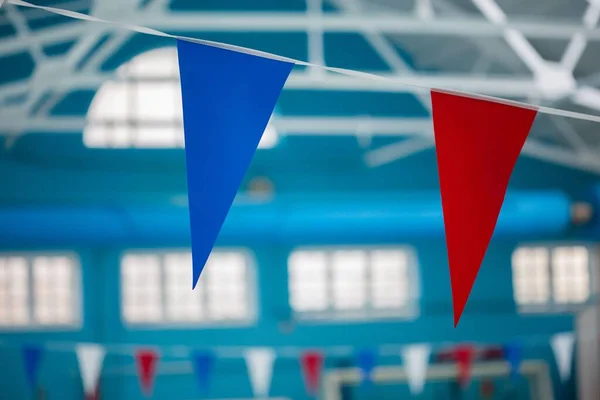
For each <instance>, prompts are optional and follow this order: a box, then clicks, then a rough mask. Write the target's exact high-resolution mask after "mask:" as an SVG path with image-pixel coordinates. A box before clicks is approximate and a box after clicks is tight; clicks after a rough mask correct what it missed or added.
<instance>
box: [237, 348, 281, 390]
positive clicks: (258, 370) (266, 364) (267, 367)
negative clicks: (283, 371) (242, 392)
mask: <svg viewBox="0 0 600 400" xmlns="http://www.w3.org/2000/svg"><path fill="white" fill-rule="evenodd" d="M244 358H245V359H246V365H247V366H248V374H249V375H250V383H251V384H252V392H253V393H254V397H255V398H259V399H260V398H267V397H269V390H270V389H271V379H272V377H273V363H274V362H275V352H274V351H273V350H272V349H268V348H262V349H249V350H247V351H246V352H245V353H244Z"/></svg>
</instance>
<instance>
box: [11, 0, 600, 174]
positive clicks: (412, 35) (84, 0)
mask: <svg viewBox="0 0 600 400" xmlns="http://www.w3.org/2000/svg"><path fill="white" fill-rule="evenodd" d="M6 2H7V4H5V5H4V6H3V7H2V10H0V65H2V67H1V68H0V132H1V133H2V134H5V135H9V136H10V137H11V138H18V137H19V136H20V135H22V134H26V133H29V132H36V133H40V132H42V133H43V132H45V133H81V131H82V129H83V127H84V125H85V114H86V110H87V106H88V105H89V102H90V101H91V98H92V97H93V93H94V92H95V91H96V90H97V88H98V87H99V86H100V85H101V84H102V83H103V82H105V81H106V80H107V79H109V78H110V76H111V73H112V71H113V70H114V69H115V68H116V67H118V65H120V64H121V63H123V62H124V61H126V60H128V59H130V58H131V57H132V56H134V55H135V54H137V53H139V52H140V51H143V50H147V49H150V48H152V47H156V46H157V45H164V44H168V43H165V42H164V40H163V39H160V38H159V39H157V38H154V37H144V35H139V34H134V33H132V32H129V31H125V30H120V29H117V28H115V27H114V26H111V25H105V24H96V23H90V22H84V21H79V20H75V19H71V18H66V17H63V16H56V15H52V14H50V13H48V12H47V11H43V10H37V9H30V8H26V7H20V6H15V5H13V4H11V0H6ZM31 2H32V3H35V4H38V5H44V6H54V7H58V8H61V9H66V10H74V11H77V12H80V13H84V14H89V15H92V16H95V17H98V18H101V19H106V20H111V21H118V22H123V23H129V24H137V25H142V26H146V27H152V28H156V29H160V30H163V31H167V32H170V33H175V34H181V35H186V36H191V37H199V38H204V39H209V40H218V41H224V42H227V43H232V44H238V45H242V46H246V47H252V48H257V49H260V50H265V51H269V52H273V53H277V54H281V55H285V56H288V57H293V58H296V59H301V60H305V61H309V62H312V63H315V64H327V65H328V66H335V67H343V68H350V69H357V70H362V71H368V72H373V73H376V74H379V75H385V76H386V77H389V78H392V79H396V80H398V82H400V83H402V82H403V83H411V84H415V85H417V86H434V87H442V88H451V89H457V90H463V91H469V92H475V93H482V94H487V95H492V96H497V97H503V98H509V99H516V100H521V101H527V102H532V103H537V104H540V105H544V106H548V107H556V108H561V109H566V110H572V111H578V112H583V113H586V114H594V115H600V90H598V89H597V87H600V51H599V50H600V28H598V27H597V24H598V19H599V17H600V0H594V1H586V0H528V1H526V2H524V1H519V0H417V1H415V0H406V1H400V0H286V1H281V0H257V1H247V0H212V1H208V0H203V1H202V2H198V1H193V0H171V1H169V0H103V1H98V0H96V1H91V0H73V1H41V0H38V1H34V0H32V1H31ZM429 109H430V104H429V99H428V95H427V91H426V90H422V89H418V88H414V87H411V86H406V85H403V84H393V83H390V82H385V83H384V84H382V83H381V82H378V81H371V80H365V79H362V78H355V77H348V76H343V75H338V74H325V73H324V72H323V71H322V70H317V69H315V70H313V69H306V68H297V69H295V70H294V72H293V75H292V77H291V78H290V80H289V81H288V83H287V84H286V90H285V92H284V96H282V99H281V101H280V104H279V106H278V111H279V116H278V118H277V119H276V121H275V125H276V126H277V125H278V126H279V128H280V129H281V130H282V131H283V132H285V133H286V134H289V135H298V136H302V135H311V136H321V135H322V136H333V135H348V136H350V135H356V136H357V137H371V136H384V135H385V136H391V137H397V139H398V141H397V142H393V141H392V142H391V143H388V144H385V145H383V146H381V147H380V148H376V149H369V151H366V152H365V161H366V162H367V164H369V165H371V166H378V165H382V164H386V163H390V162H394V161H396V160H398V159H401V158H403V157H406V156H409V155H411V154H414V153H416V152H420V151H423V150H425V149H430V148H431V147H432V146H433V138H432V134H431V120H430V118H429ZM599 126H600V125H598V124H597V123H594V122H586V121H580V120H574V119H567V118H564V117H549V116H547V115H542V116H540V117H539V118H538V119H537V120H536V123H535V125H534V128H533V130H532V134H531V137H530V139H529V140H528V142H527V144H526V147H525V149H524V151H525V153H526V154H528V155H529V156H532V157H536V158H539V159H543V160H545V161H548V162H552V163H556V164H561V165H566V166H569V167H572V168H578V169H582V170H586V171H591V172H594V173H598V174H600V156H599V155H600V129H598V128H599ZM482 134H485V133H484V132H482Z"/></svg>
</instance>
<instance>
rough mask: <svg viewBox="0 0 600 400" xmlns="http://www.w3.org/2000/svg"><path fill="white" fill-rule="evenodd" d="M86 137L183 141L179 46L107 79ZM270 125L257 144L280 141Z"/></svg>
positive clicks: (108, 142) (97, 142) (94, 143)
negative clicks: (178, 59) (112, 78)
mask: <svg viewBox="0 0 600 400" xmlns="http://www.w3.org/2000/svg"><path fill="white" fill-rule="evenodd" d="M87 121H88V122H87V126H86V128H85V130H84V133H83V141H84V143H85V145H86V146H88V147H97V148H107V147H113V148H128V147H137V148H173V147H183V146H184V138H183V108H182V104H181V88H180V84H179V65H178V61H177V51H176V50H175V48H173V47H166V48H160V49H155V50H151V51H149V52H146V53H142V54H140V55H139V56H137V57H135V58H134V59H132V60H131V61H130V62H128V63H126V64H124V65H122V66H121V67H120V68H119V69H117V71H116V74H115V79H114V80H112V81H108V82H106V83H105V84H103V85H102V86H101V87H100V89H99V90H98V92H97V93H96V95H95V96H94V99H93V101H92V104H91V105H90V109H89V111H88V115H87ZM277 140H278V135H277V131H276V130H275V128H274V127H273V125H272V124H271V123H269V125H268V126H267V129H266V130H265V132H264V134H263V138H262V140H261V142H260V144H259V148H271V147H274V146H275V145H276V144H277Z"/></svg>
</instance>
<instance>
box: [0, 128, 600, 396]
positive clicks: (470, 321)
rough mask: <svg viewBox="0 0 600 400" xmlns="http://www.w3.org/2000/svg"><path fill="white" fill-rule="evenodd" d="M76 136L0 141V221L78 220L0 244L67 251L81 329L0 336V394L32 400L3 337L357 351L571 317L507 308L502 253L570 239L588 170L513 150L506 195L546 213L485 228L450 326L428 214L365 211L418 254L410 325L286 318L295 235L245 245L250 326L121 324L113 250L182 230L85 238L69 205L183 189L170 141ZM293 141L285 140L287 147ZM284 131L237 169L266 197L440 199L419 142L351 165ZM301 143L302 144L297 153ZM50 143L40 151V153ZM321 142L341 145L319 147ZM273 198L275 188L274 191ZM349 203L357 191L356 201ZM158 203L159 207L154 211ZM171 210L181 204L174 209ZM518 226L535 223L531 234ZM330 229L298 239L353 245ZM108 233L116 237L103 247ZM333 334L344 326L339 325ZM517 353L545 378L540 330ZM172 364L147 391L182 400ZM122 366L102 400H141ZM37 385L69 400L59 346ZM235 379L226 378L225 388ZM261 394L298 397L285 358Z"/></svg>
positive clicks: (111, 362) (239, 391) (183, 385)
mask: <svg viewBox="0 0 600 400" xmlns="http://www.w3.org/2000/svg"><path fill="white" fill-rule="evenodd" d="M80 140H81V139H80V138H79V137H75V136H69V137H65V136H60V135H57V136H51V135H48V136H44V137H39V136H37V137H36V136H35V135H30V136H29V137H23V138H22V139H21V140H19V141H18V142H17V143H16V145H15V146H14V147H12V148H11V149H10V150H5V151H4V153H3V154H2V157H1V159H0V175H1V178H2V179H0V204H2V206H0V215H4V219H3V221H4V222H3V223H4V225H3V227H4V229H3V230H6V229H8V228H9V227H10V226H11V224H15V223H17V222H18V221H19V219H18V218H19V216H21V217H22V216H23V215H29V216H31V215H33V214H32V213H35V212H39V210H40V209H48V210H50V212H51V215H52V214H55V211H56V207H58V208H60V209H62V210H66V212H65V214H64V223H65V224H74V223H79V224H80V226H79V227H78V228H77V229H78V230H79V231H80V233H81V234H80V235H79V234H78V235H73V236H72V237H71V238H70V239H69V237H68V236H67V237H64V238H63V239H62V241H60V243H57V242H55V241H54V239H55V237H54V236H55V235H54V234H53V230H52V229H48V228H50V226H46V227H41V228H40V226H39V225H43V223H40V224H37V225H36V226H35V227H34V226H32V227H31V229H21V234H22V235H23V236H22V237H20V238H19V237H18V236H10V237H9V236H7V235H5V236H3V237H2V242H1V244H0V247H2V248H4V249H10V250H14V249H24V250H28V249H34V250H39V249H43V248H61V249H64V248H65V247H67V248H72V249H74V250H76V251H77V252H78V253H79V254H80V257H81V260H82V267H83V283H84V325H83V328H82V329H81V330H79V331H77V332H35V333H31V332H15V333H1V334H0V338H1V339H3V340H4V341H5V343H7V344H9V345H8V346H5V347H2V348H1V350H0V354H1V355H0V364H1V365H0V367H1V368H2V369H3V371H6V372H5V373H4V374H3V375H2V376H1V377H0V394H2V398H9V399H15V400H18V399H29V398H31V396H30V394H29V391H28V389H27V386H26V383H25V378H24V374H23V373H22V364H21V359H20V355H19V353H18V347H16V346H17V344H19V343H24V342H34V343H37V342H45V343H47V342H52V341H63V340H64V341H95V342H105V343H134V344H152V345H164V346H167V345H168V346H171V345H188V346H197V347H200V348H202V347H204V346H209V347H210V346H238V345H239V346H246V345H268V346H285V345H294V346H302V347H311V346H335V345H351V346H357V347H362V346H377V345H379V344H385V343H399V344H401V343H411V342H424V341H425V342H432V343H437V344H441V343H447V342H460V341H477V342H485V343H503V342H506V341H508V340H511V339H513V338H518V337H526V338H531V337H534V336H535V337H537V338H542V339H544V338H547V337H549V335H551V334H553V333H556V332H562V331H565V330H570V329H572V326H573V318H572V316H569V315H546V316H520V315H519V314H517V313H516V311H515V306H514V302H513V297H512V287H511V275H510V274H511V272H510V271H511V269H510V257H511V254H512V251H513V249H514V248H515V246H517V244H518V243H519V242H521V241H528V240H534V239H535V240H565V239H569V238H571V237H573V233H572V232H568V229H565V226H566V223H567V216H566V214H567V213H568V203H567V199H568V198H577V197H580V196H583V195H585V194H586V189H587V188H589V187H590V186H591V184H592V182H593V181H594V177H592V176H586V175H584V174H580V173H575V172H573V171H567V170H564V169H561V168H558V167H555V166H550V165H545V164H542V163H540V162H537V161H534V160H531V159H528V158H525V157H522V159H521V160H520V161H519V164H518V167H517V171H516V173H515V176H514V179H513V180H512V182H511V195H509V197H508V200H507V204H508V205H509V204H514V203H512V200H511V198H512V199H514V198H523V197H518V196H520V195H519V193H523V190H526V191H529V193H531V191H532V190H535V191H536V192H535V193H538V195H537V196H538V197H540V198H543V199H554V201H553V202H552V203H546V204H551V205H550V206H549V207H550V209H545V210H544V211H543V213H544V214H545V215H547V216H548V218H545V222H546V223H547V222H548V221H550V222H551V224H550V225H548V224H546V225H540V224H539V222H540V221H541V220H540V219H539V218H538V219H537V221H538V223H536V222H535V218H534V219H533V220H532V221H533V222H532V224H533V225H530V230H526V229H520V230H519V229H513V230H512V231H511V230H508V231H506V232H505V233H504V234H501V235H497V237H496V238H495V239H494V242H493V244H492V246H491V248H490V250H489V253H488V256H487V258H486V260H485V263H484V266H483V268H482V270H481V273H480V276H479V278H478V281H477V283H476V285H475V288H474V289H473V294H472V297H471V300H470V302H469V303H468V305H467V309H466V313H465V315H464V317H463V319H462V321H461V323H460V325H459V327H458V328H456V329H454V328H453V327H452V326H453V324H452V314H451V301H450V285H449V275H448V272H447V260H446V253H445V246H444V242H443V236H441V235H440V230H439V220H436V221H437V222H435V221H434V223H433V225H436V226H438V228H436V229H433V230H432V232H433V233H432V232H429V233H427V234H421V235H414V236H413V235H410V234H407V233H406V232H410V229H406V227H402V228H401V229H400V228H398V229H396V228H394V227H393V225H389V224H388V225H387V226H388V229H391V228H394V229H395V230H392V231H387V232H388V234H387V235H383V236H381V235H380V236H379V237H378V236H377V235H376V234H375V233H376V232H378V228H385V226H386V225H385V221H383V220H379V221H378V220H377V219H369V218H368V217H367V218H365V219H364V220H363V221H362V222H361V224H362V225H361V226H362V227H363V229H365V230H366V231H367V232H372V234H373V235H374V236H369V237H370V239H369V241H370V242H373V243H382V242H385V243H396V242H398V243H402V244H405V243H409V244H411V245H412V246H414V247H415V249H416V251H417V253H418V257H419V264H420V271H419V272H420V277H421V279H420V281H421V286H422V287H421V293H422V301H421V316H420V317H419V318H418V319H416V320H414V321H378V322H372V323H364V324H354V323H349V324H341V323H312V324H311V323H299V324H294V322H293V320H292V317H291V313H290V309H289V306H288V304H287V285H286V283H287V277H286V260H287V255H288V253H289V251H290V250H291V248H293V246H294V245H302V244H303V243H308V242H309V241H308V240H307V237H306V236H302V235H300V236H298V237H295V238H294V237H293V238H288V239H287V240H283V241H277V240H274V239H276V238H273V237H271V238H270V239H266V240H264V241H261V242H260V243H250V244H251V246H250V247H251V249H252V251H253V252H254V254H255V257H256V259H257V264H258V283H259V288H261V290H260V295H259V296H260V302H259V307H260V317H259V319H258V321H257V323H256V325H254V326H251V327H246V328H236V329H219V328H207V329H195V330H184V329H173V330H168V331H164V330H158V329H157V330H128V329H126V328H125V327H123V325H122V323H121V321H120V309H119V295H118V294H119V265H118V260H119V255H120V254H121V252H122V251H123V250H125V249H127V248H128V247H129V246H135V247H139V246H142V245H145V246H160V247H163V246H182V245H183V246H185V245H187V244H188V240H186V239H185V235H180V236H178V237H176V239H173V235H172V234H171V233H172V231H159V232H156V231H155V232H154V235H153V236H152V240H148V238H146V240H145V241H140V240H139V238H136V236H135V235H128V234H124V235H122V236H115V237H113V238H112V240H111V234H110V232H109V234H107V235H106V237H104V238H103V240H101V241H91V240H87V239H85V238H86V237H87V236H86V235H88V236H93V235H92V233H91V232H93V231H95V230H97V225H98V221H92V222H91V223H88V224H85V223H83V224H82V220H78V219H76V218H75V216H74V215H76V214H74V213H73V210H77V209H88V210H89V209H91V208H94V207H96V208H98V207H99V208H101V209H103V210H109V212H117V211H118V210H134V212H135V211H136V210H138V211H139V210H147V209H152V210H157V211H158V215H157V216H156V217H155V219H157V220H159V221H160V220H162V221H163V222H164V216H165V215H166V216H170V215H173V214H169V213H171V212H173V210H174V209H177V208H176V206H174V205H173V202H174V201H175V202H176V201H177V199H179V200H180V196H181V195H182V194H183V195H185V178H184V175H183V173H184V168H183V167H184V165H183V154H182V151H181V150H178V151H164V152H155V151H134V150H123V151H111V150H107V151H92V150H84V149H83V148H82V146H81V143H80ZM294 140H296V141H297V142H294V143H292V142H293V141H294ZM294 140H292V139H288V141H287V142H284V143H282V146H281V147H280V148H278V149H275V150H270V151H261V152H259V154H258V155H257V157H256V159H255V161H254V163H253V165H252V167H251V170H250V172H249V174H248V176H247V181H248V180H250V179H251V178H252V177H254V176H268V177H269V178H270V179H271V180H272V181H273V182H274V185H275V189H276V193H277V194H278V196H283V197H284V198H286V199H289V201H293V202H297V203H299V204H309V205H310V203H304V202H306V201H307V200H306V199H311V198H312V199H314V198H317V199H320V200H319V202H320V203H319V204H321V206H320V207H321V209H323V207H324V208H325V209H327V208H329V209H331V208H332V207H334V206H335V204H337V203H336V201H340V199H354V200H355V201H353V202H352V204H353V207H354V208H358V209H360V207H364V208H365V209H368V207H373V204H379V206H381V204H382V203H381V199H388V203H392V202H390V201H389V200H390V199H396V200H397V199H407V198H409V199H410V198H415V197H416V198H419V199H422V198H424V197H423V196H425V198H427V199H430V200H429V203H430V204H431V205H430V206H429V207H433V208H431V209H430V211H431V210H433V209H435V208H436V207H437V208H438V210H437V212H438V217H436V218H439V211H440V210H439V199H436V193H437V192H436V190H437V174H436V172H435V158H434V154H433V152H425V153H422V154H420V155H417V156H413V157H410V158H408V159H406V160H403V161H402V162H399V163H394V164H391V165H388V166H385V167H382V168H376V169H369V168H366V167H364V166H363V165H362V164H361V163H360V162H357V160H358V157H359V156H360V151H361V150H360V148H359V147H358V145H357V144H356V142H355V141H350V140H349V139H343V138H337V139H319V140H316V139H315V140H313V139H307V140H306V142H312V143H306V142H305V141H301V140H298V139H294ZM317 144H318V146H317ZM309 146H310V149H311V151H308V147H309ZM49 148H50V149H52V150H51V151H48V150H47V149H49ZM334 148H337V149H338V150H339V149H344V150H343V151H335V152H334V151H331V150H332V149H334ZM315 149H318V150H315ZM408 171H410V172H408ZM557 190H558V191H557ZM542 191H545V192H542ZM560 193H564V194H560ZM419 196H420V197H419ZM514 196H517V197H514ZM566 196H568V197H566ZM276 198H280V197H277V195H276ZM373 198H375V199H379V200H378V201H380V203H376V202H375V203H373V202H372V201H370V200H367V199H373ZM526 198H529V199H532V198H536V196H533V197H527V196H526ZM327 199H329V200H327ZM356 199H363V201H358V200H356ZM328 201H329V202H328ZM544 201H545V200H544ZM423 204H424V203H423ZM313 205H314V203H313ZM388 206H389V204H388ZM236 207H237V206H236ZM311 207H312V205H311ZM535 208H536V207H534V209H535ZM529 209H531V207H529ZM115 210H117V211H115ZM160 210H163V214H161V213H160ZM179 210H180V212H181V210H183V211H185V208H183V209H179ZM235 210H236V209H234V214H235ZM238 210H239V209H238ZM419 210H420V211H423V210H425V211H426V210H427V208H426V206H425V205H423V206H422V207H421V208H419V207H415V212H417V213H418V212H419ZM510 210H511V207H510V206H507V207H506V208H505V209H504V210H503V218H504V221H505V222H504V223H505V224H508V226H513V225H514V224H516V225H514V226H521V228H524V227H525V225H526V224H523V223H522V222H523V221H520V220H519V215H521V216H522V217H523V218H531V215H533V214H531V213H530V212H528V211H527V210H528V207H524V208H523V207H521V208H519V207H512V210H513V211H510ZM514 210H519V211H518V212H517V211H514ZM538 211H539V210H538ZM511 212H512V213H513V214H511ZM519 212H521V213H522V214H519ZM19 213H20V214H19ZM409 214H412V212H411V213H409ZM511 215H512V217H511ZM527 216H529V217H527ZM10 218H12V219H10ZM78 218H79V217H78ZM511 218H512V219H511ZM515 218H516V219H515ZM434 219H435V218H434ZM7 221H9V222H7ZM83 221H85V220H83ZM177 221H180V222H178V223H176V224H175V225H177V224H179V225H181V226H178V227H175V228H173V229H178V231H180V232H185V230H186V229H187V226H186V221H185V218H178V219H177ZM324 221H325V222H323V224H322V226H321V229H324V230H327V229H332V228H331V226H332V225H331V224H332V222H331V221H329V222H327V220H326V219H325V220H324ZM507 221H508V222H507ZM510 221H512V222H510ZM515 221H516V222H515ZM48 223H51V222H49V221H48ZM103 223H104V222H103ZM0 225H2V222H0ZM411 226H414V227H416V226H418V221H417V225H411ZM531 226H534V227H536V226H537V227H538V228H535V229H533V230H531ZM390 227H391V228H390ZM58 230H59V231H60V229H58ZM402 231H405V232H404V234H401V235H400V234H397V233H398V232H402ZM161 232H162V234H161ZM331 232H332V233H331V237H328V235H320V236H317V237H316V238H315V237H312V236H311V239H310V243H311V244H314V243H320V244H330V243H336V242H340V241H342V242H344V241H352V242H360V241H361V240H360V239H359V238H356V237H354V238H352V239H347V240H340V239H339V237H338V236H336V235H335V229H333V230H332V231H331ZM113 233H114V232H113ZM0 236H1V235H0ZM75 236H77V237H75ZM17 239H18V240H17ZM117 239H118V242H117V243H115V240H117ZM69 240H70V241H71V242H72V244H71V245H68V243H69ZM221 242H222V243H225V244H239V245H248V244H249V243H248V242H247V241H245V240H244V236H236V235H235V234H233V235H231V236H230V237H229V238H228V239H227V240H226V241H223V239H222V238H221ZM53 243H54V244H53ZM341 332H343V335H341V334H340V333H341ZM528 340H529V339H528ZM526 354H527V356H529V357H533V358H540V357H542V358H545V359H546V360H547V361H548V362H549V363H550V366H551V368H552V371H553V375H554V376H555V377H556V371H555V367H554V361H553V359H552V356H551V352H550V347H549V345H548V344H544V343H543V340H542V341H541V342H540V343H538V344H535V345H530V346H529V347H528V348H527V349H526ZM174 361H177V360H170V361H168V362H169V365H170V366H171V367H172V368H177V367H178V366H179V365H182V368H183V370H181V371H180V372H181V373H178V374H173V375H171V374H169V373H168V372H165V373H164V374H160V375H159V377H158V379H157V382H156V388H155V398H157V399H159V398H162V399H190V398H194V397H195V393H196V387H195V382H194V380H193V377H192V375H191V370H190V368H189V365H187V364H185V363H184V364H173V363H172V362H174ZM180 361H185V360H184V359H181V360H180ZM344 362H346V363H348V362H349V360H347V359H346V360H345V359H340V358H335V357H334V358H332V359H330V360H328V363H327V365H328V366H332V367H333V366H338V365H343V363H344ZM381 362H382V363H393V364H398V363H399V362H400V361H399V358H395V357H392V358H385V359H383V360H381ZM133 365H134V364H133V359H132V358H131V357H130V356H115V355H111V356H109V357H108V358H107V360H106V365H105V371H106V374H105V376H104V378H103V381H102V387H103V392H104V396H105V397H104V398H110V399H136V398H140V391H139V386H138V383H137V378H136V376H135V374H134V369H133ZM117 367H124V368H125V372H124V373H118V374H117V373H114V372H115V368H117ZM111 371H112V372H113V373H111ZM159 373H160V372H159ZM215 374H216V375H215V378H214V382H213V391H212V394H211V397H213V398H217V397H221V398H226V397H242V396H249V395H250V386H249V382H248V378H247V371H246V369H245V365H244V363H243V361H242V360H239V359H231V360H221V361H219V362H218V364H217V366H216V371H215ZM39 381H40V384H41V385H42V386H43V387H44V388H45V389H46V391H47V394H48V398H49V399H55V398H60V399H79V398H81V384H80V382H79V376H78V369H77V365H76V360H75V356H74V354H73V353H72V352H64V353H61V352H51V353H49V354H47V356H46V358H45V360H44V364H43V366H42V369H41V371H40V379H39ZM234 382H235V384H232V383H234ZM501 385H503V383H502V384H501ZM427 390H428V391H429V394H430V396H437V397H435V398H445V397H440V396H444V393H446V392H447V391H448V390H449V388H448V387H447V385H432V386H431V387H428V389H427ZM472 390H476V387H475V386H474V388H473V389H472ZM555 390H556V391H559V390H560V392H559V393H563V394H564V395H563V396H562V397H561V398H564V399H567V398H572V393H573V392H572V391H573V390H574V386H573V383H572V382H570V383H569V384H567V385H566V386H565V387H561V385H559V384H556V387H555ZM497 391H498V392H499V393H500V392H502V386H498V390H497ZM353 392H354V394H355V395H356V396H357V397H354V398H369V393H368V392H367V393H363V392H360V391H358V390H353ZM401 393H405V394H408V389H407V387H405V386H402V387H397V388H395V389H394V390H391V389H389V390H388V391H386V390H382V391H381V393H378V394H377V396H378V398H388V396H398V395H399V394H401ZM272 394H273V395H291V396H292V397H293V398H295V399H302V398H305V396H304V390H303V387H302V381H301V375H300V372H299V368H298V363H297V361H296V360H291V359H282V360H278V361H277V363H276V366H275V373H274V381H273V387H272ZM371 395H372V393H371ZM196 397H197V396H196ZM424 398H427V397H424ZM431 398H434V397H431ZM447 398H450V397H447Z"/></svg>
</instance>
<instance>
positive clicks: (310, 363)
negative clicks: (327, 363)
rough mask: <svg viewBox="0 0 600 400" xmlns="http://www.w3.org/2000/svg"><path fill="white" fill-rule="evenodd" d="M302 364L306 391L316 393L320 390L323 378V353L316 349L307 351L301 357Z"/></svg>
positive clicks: (311, 393)
mask: <svg viewBox="0 0 600 400" xmlns="http://www.w3.org/2000/svg"><path fill="white" fill-rule="evenodd" d="M300 363H301V364H302V374H303V375H304V383H305V385H306V391H307V392H308V393H309V394H310V395H313V396H314V395H316V394H317V392H318V390H319V383H320V380H321V370H322V369H323V355H322V354H321V353H319V352H316V351H307V352H305V353H304V354H302V356H301V357H300Z"/></svg>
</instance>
